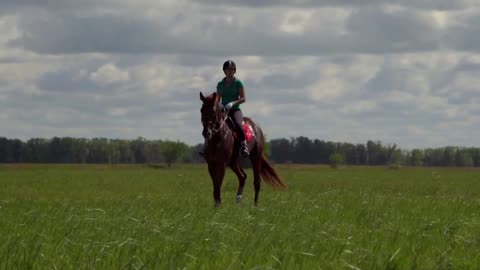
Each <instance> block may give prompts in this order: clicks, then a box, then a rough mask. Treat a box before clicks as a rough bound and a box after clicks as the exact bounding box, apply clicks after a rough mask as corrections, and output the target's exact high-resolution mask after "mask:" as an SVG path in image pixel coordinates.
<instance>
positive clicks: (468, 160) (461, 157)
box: [455, 149, 474, 167]
mask: <svg viewBox="0 0 480 270" xmlns="http://www.w3.org/2000/svg"><path fill="white" fill-rule="evenodd" d="M455 163H456V165H457V166H459V167H471V166H473V165H474V162H473V158H472V155H471V153H470V151H469V150H468V149H458V150H457V153H456V155H455Z"/></svg>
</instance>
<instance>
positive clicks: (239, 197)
mask: <svg viewBox="0 0 480 270" xmlns="http://www.w3.org/2000/svg"><path fill="white" fill-rule="evenodd" d="M236 202H237V204H239V203H241V202H242V195H237V197H236Z"/></svg>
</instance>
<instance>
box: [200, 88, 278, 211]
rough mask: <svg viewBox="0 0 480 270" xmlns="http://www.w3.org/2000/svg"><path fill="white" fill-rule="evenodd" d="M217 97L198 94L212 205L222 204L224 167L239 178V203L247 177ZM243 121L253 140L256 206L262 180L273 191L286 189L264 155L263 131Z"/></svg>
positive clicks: (251, 123)
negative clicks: (213, 202) (211, 189)
mask: <svg viewBox="0 0 480 270" xmlns="http://www.w3.org/2000/svg"><path fill="white" fill-rule="evenodd" d="M216 95H217V93H213V94H211V95H209V96H207V97H205V96H204V95H203V94H202V93H201V92H200V100H201V101H202V102H203V104H202V108H201V110H200V112H201V119H202V125H203V131H202V135H203V137H204V138H205V144H206V146H205V151H204V154H203V155H204V158H205V160H206V162H207V164H208V172H209V173H210V177H211V178H212V182H213V198H214V200H215V205H219V204H220V203H221V202H222V199H221V188H222V182H223V177H224V176H225V170H226V168H227V166H228V167H230V168H231V169H232V171H233V172H234V173H235V174H236V175H237V177H238V182H239V185H238V190H237V196H236V201H237V203H240V202H241V201H242V193H243V187H244V186H245V179H246V178H247V175H246V173H245V171H244V170H243V169H242V167H241V164H240V155H239V142H238V141H237V140H235V134H234V131H232V129H231V128H230V127H229V125H228V120H227V113H225V112H223V111H222V110H221V108H220V105H219V104H218V102H216ZM243 119H244V122H245V123H246V124H247V125H249V126H250V127H251V130H252V131H253V136H252V139H251V140H249V141H248V140H247V145H248V149H249V151H250V161H251V163H252V169H253V178H254V180H253V186H254V188H255V205H257V203H258V195H259V192H260V181H261V178H263V180H264V181H266V182H267V183H268V184H270V185H271V186H272V187H274V188H286V187H287V186H286V185H285V183H284V182H283V181H282V180H281V179H280V177H279V176H278V174H277V173H276V172H275V170H274V169H273V167H272V166H271V165H270V163H269V162H268V160H267V158H266V157H265V155H264V154H263V146H264V136H263V132H262V130H261V129H260V127H259V126H258V125H257V124H256V123H255V122H254V121H253V120H252V119H250V118H248V117H244V118H243Z"/></svg>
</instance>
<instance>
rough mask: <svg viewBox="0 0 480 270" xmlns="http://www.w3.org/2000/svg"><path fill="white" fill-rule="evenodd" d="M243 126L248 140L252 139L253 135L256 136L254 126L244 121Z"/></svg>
mask: <svg viewBox="0 0 480 270" xmlns="http://www.w3.org/2000/svg"><path fill="white" fill-rule="evenodd" d="M242 127H243V132H244V133H245V140H246V141H247V142H249V141H251V140H252V139H253V137H255V134H254V133H253V128H252V126H250V125H249V124H247V123H245V122H243V123H242Z"/></svg>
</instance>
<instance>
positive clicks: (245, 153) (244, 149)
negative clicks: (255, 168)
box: [240, 141, 250, 158]
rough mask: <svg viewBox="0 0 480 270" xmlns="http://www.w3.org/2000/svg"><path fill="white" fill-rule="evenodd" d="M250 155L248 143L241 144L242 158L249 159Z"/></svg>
mask: <svg viewBox="0 0 480 270" xmlns="http://www.w3.org/2000/svg"><path fill="white" fill-rule="evenodd" d="M249 154H250V153H249V152H248V146H247V142H246V141H242V142H240V155H241V156H242V158H244V157H247V156H248V155H249Z"/></svg>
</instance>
